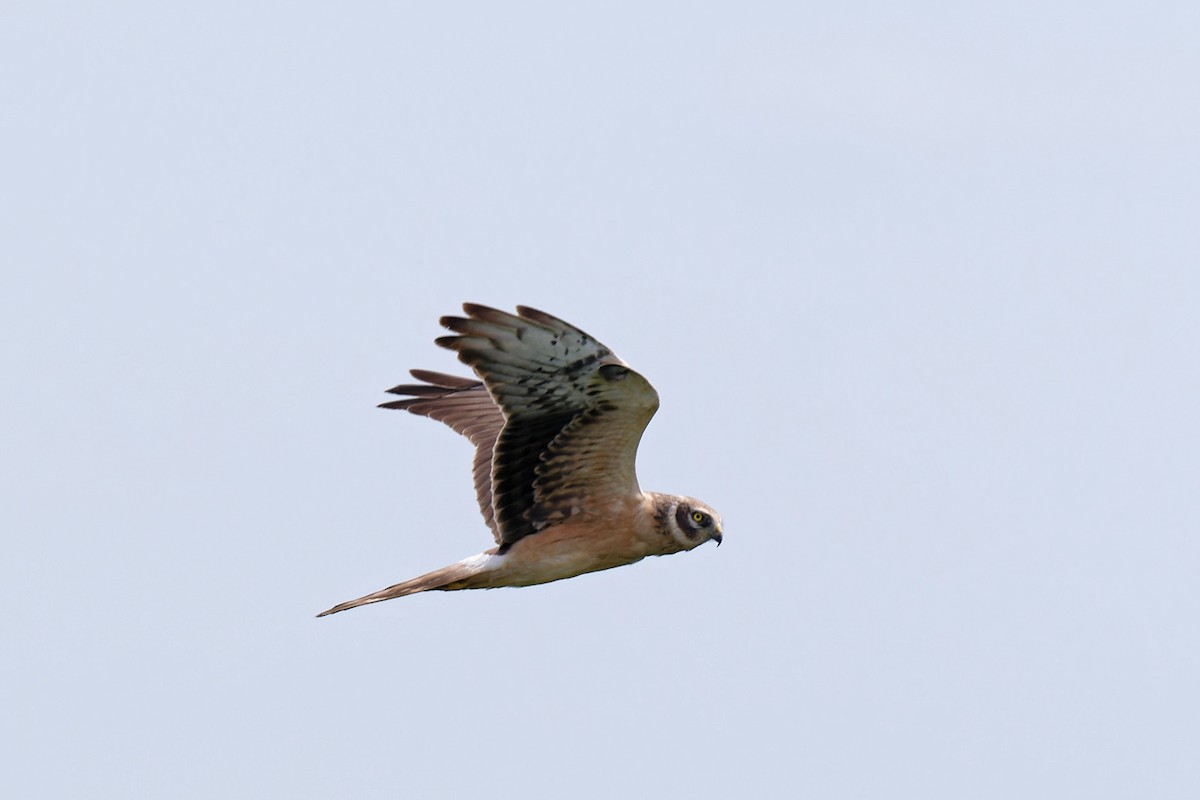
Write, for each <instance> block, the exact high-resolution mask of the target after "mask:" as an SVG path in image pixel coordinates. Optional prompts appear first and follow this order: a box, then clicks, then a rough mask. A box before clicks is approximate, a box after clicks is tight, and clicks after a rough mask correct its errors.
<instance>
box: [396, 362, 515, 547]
mask: <svg viewBox="0 0 1200 800" xmlns="http://www.w3.org/2000/svg"><path fill="white" fill-rule="evenodd" d="M409 372H410V374H411V375H412V376H413V377H414V378H416V379H417V380H419V381H424V383H406V384H401V385H400V386H393V387H392V388H391V389H388V393H389V394H398V395H406V397H405V399H403V400H392V401H391V402H388V403H380V405H379V407H380V408H398V409H403V410H405V411H411V412H412V413H414V414H419V415H420V416H423V417H429V418H430V419H436V420H438V421H439V422H444V423H446V424H447V425H449V426H450V427H451V428H453V429H454V430H455V431H457V432H458V433H461V434H462V435H463V436H466V437H467V439H469V440H470V442H471V444H473V445H475V466H474V475H475V497H476V499H478V500H479V510H480V512H482V514H483V519H484V521H485V522H487V525H488V527H489V528H491V529H492V535H493V536H494V537H495V538H496V544H501V543H502V542H501V541H500V529H499V528H498V527H497V526H496V516H495V514H494V513H493V512H492V449H493V448H494V447H495V444H496V437H497V436H499V435H500V429H501V428H503V427H504V413H503V412H502V411H501V410H500V406H498V405H496V401H494V400H493V399H492V396H491V395H490V394H488V391H487V389H485V388H484V386H483V384H482V383H480V382H479V381H475V380H471V379H470V378H460V377H458V376H456V375H445V374H443V373H441V372H430V371H429V370H424V369H414V370H410V371H409Z"/></svg>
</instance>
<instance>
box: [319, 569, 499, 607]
mask: <svg viewBox="0 0 1200 800" xmlns="http://www.w3.org/2000/svg"><path fill="white" fill-rule="evenodd" d="M493 558H497V556H494V555H492V553H480V554H479V555H477V556H471V557H470V558H464V559H463V560H462V561H456V562H455V563H453V564H451V565H450V566H447V567H442V568H441V569H435V570H434V571H433V572H427V573H425V574H424V575H421V576H420V577H417V578H413V579H411V580H407V581H404V582H403V583H397V584H396V585H395V586H389V587H388V588H386V589H380V590H379V591H378V592H373V593H372V594H368V595H365V596H363V597H360V598H358V599H357V600H347V601H346V602H344V603H338V604H337V605H336V606H334V607H333V608H331V609H329V610H328V611H322V612H321V613H320V614H317V616H318V617H325V616H328V615H330V614H336V613H338V612H339V611H345V610H347V609H350V608H357V607H359V606H365V605H368V604H370V603H378V602H380V601H382V600H391V599H392V598H393V597H404V596H405V595H409V594H416V593H417V592H428V591H432V590H435V589H437V590H442V591H447V590H452V589H475V588H482V587H483V586H484V585H486V582H485V581H472V580H471V579H472V578H474V577H475V576H477V575H480V574H482V573H484V572H489V571H491V570H490V564H489V562H490V561H491V560H492V559H493Z"/></svg>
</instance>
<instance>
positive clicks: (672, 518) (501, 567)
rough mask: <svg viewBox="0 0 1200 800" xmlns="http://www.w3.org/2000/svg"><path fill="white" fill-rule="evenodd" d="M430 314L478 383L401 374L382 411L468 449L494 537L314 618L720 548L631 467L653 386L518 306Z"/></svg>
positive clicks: (705, 514)
mask: <svg viewBox="0 0 1200 800" xmlns="http://www.w3.org/2000/svg"><path fill="white" fill-rule="evenodd" d="M463 311H464V313H465V316H463V317H442V319H441V324H442V325H443V326H444V327H446V328H447V329H448V330H450V331H452V332H453V333H454V334H455V335H453V336H443V337H441V338H439V339H437V340H436V341H437V344H439V345H440V346H442V347H445V348H447V349H450V350H453V351H455V352H457V353H458V358H459V360H460V361H462V362H463V363H465V364H467V365H469V366H470V367H471V368H472V369H473V370H474V371H475V374H476V375H477V376H478V377H479V380H471V379H469V378H461V377H456V376H453V375H445V374H442V373H439V372H430V371H428V370H419V369H414V370H412V371H411V374H412V376H413V377H414V378H416V379H417V380H418V381H420V383H415V384H402V385H400V386H396V387H395V388H393V389H389V390H388V392H389V393H391V394H396V395H400V396H401V397H403V398H404V399H402V400H393V401H391V402H388V403H383V404H381V406H380V407H381V408H395V409H403V410H405V411H410V412H412V413H413V414H418V415H420V416H423V417H429V418H431V419H435V420H438V421H440V422H444V423H446V424H447V425H449V426H450V427H451V428H453V429H454V430H455V431H457V432H459V433H461V434H462V435H463V436H466V437H467V438H468V439H469V440H470V441H471V443H472V444H474V445H475V492H476V495H477V497H478V500H479V510H480V511H481V512H483V518H484V520H485V521H486V522H487V525H488V527H489V528H491V531H492V535H493V537H494V538H495V540H496V546H495V547H493V548H491V549H490V550H487V551H485V552H483V553H480V554H478V555H474V556H471V557H470V558H465V559H463V560H462V561H459V562H456V563H454V564H451V565H449V566H446V567H442V568H441V569H438V570H434V571H433V572H430V573H427V574H425V575H421V576H419V577H416V578H413V579H411V580H407V581H404V582H403V583H398V584H396V585H395V586H389V587H388V588H386V589H382V590H380V591H378V592H375V593H373V594H368V595H366V596H364V597H360V598H358V599H357V600H350V601H348V602H345V603H340V604H339V605H336V606H334V607H333V608H331V609H329V610H328V611H324V612H322V613H320V614H318V615H317V616H322V617H323V616H325V615H327V614H335V613H337V612H338V611H345V610H346V609H349V608H355V607H356V606H361V605H366V604H368V603H377V602H379V601H381V600H390V599H392V598H393V597H403V596H405V595H410V594H415V593H416V592H426V591H430V590H439V591H451V590H456V589H492V588H496V587H500V586H532V585H535V584H539V583H549V582H550V581H557V580H562V579H563V578H572V577H574V576H576V575H581V574H583V573H585V572H595V571H597V570H602V569H610V568H612V567H620V566H623V565H625V564H632V563H634V562H635V561H640V560H642V559H643V558H645V557H646V556H662V555H668V554H670V553H678V552H680V551H683V550H691V549H692V548H694V547H697V546H699V545H701V544H703V543H704V542H707V541H709V540H710V539H711V540H712V541H715V542H716V543H717V544H718V545H719V544H720V543H721V518H720V516H718V515H717V512H715V511H713V510H712V509H711V508H709V507H708V506H707V505H705V504H704V503H701V502H700V501H699V500H695V499H693V498H691V497H683V496H678V495H670V494H659V493H657V492H643V491H642V490H641V489H640V488H639V487H638V482H637V476H636V474H635V473H634V458H635V456H636V453H637V446H638V442H639V441H640V440H641V438H642V431H643V430H644V429H645V428H646V424H647V423H648V422H649V421H650V418H651V417H652V416H654V412H655V411H656V410H657V409H658V393H657V392H655V391H654V387H652V386H651V385H650V383H649V382H648V381H647V380H646V379H645V378H643V377H642V376H641V375H639V374H638V373H637V372H634V371H633V370H632V369H630V368H629V367H628V366H627V365H626V364H625V362H624V361H622V360H621V359H619V358H617V356H616V355H614V354H613V352H612V351H611V350H609V349H608V348H607V347H605V346H604V345H602V344H600V342H598V341H596V340H595V339H594V338H592V337H591V336H589V335H588V334H586V333H584V332H583V331H581V330H579V329H578V328H576V327H575V326H573V325H570V324H569V323H566V322H564V321H562V320H561V319H557V318H556V317H552V316H550V315H549V314H546V313H544V312H541V311H538V310H536V309H533V308H528V307H526V306H517V313H516V314H515V315H514V314H509V313H507V312H505V311H499V310H497V309H494V308H488V307H487V306H481V305H476V304H474V303H465V304H464V305H463Z"/></svg>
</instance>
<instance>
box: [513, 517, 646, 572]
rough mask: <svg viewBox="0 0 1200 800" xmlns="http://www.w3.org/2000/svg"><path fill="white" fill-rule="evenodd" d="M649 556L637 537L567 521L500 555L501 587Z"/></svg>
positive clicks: (619, 563)
mask: <svg viewBox="0 0 1200 800" xmlns="http://www.w3.org/2000/svg"><path fill="white" fill-rule="evenodd" d="M647 555H649V552H648V551H647V549H646V547H645V546H644V545H643V543H642V542H641V541H640V538H639V537H637V536H635V535H632V534H627V535H623V534H620V533H615V534H609V533H601V532H597V530H596V529H595V528H593V527H592V526H589V525H585V524H572V523H571V522H567V523H564V524H562V525H558V526H555V527H554V528H550V529H548V530H545V531H541V532H539V533H535V534H531V535H529V536H526V537H524V538H523V539H520V540H519V541H517V542H516V543H514V544H513V546H512V547H510V548H509V549H508V552H506V553H505V554H504V556H503V559H504V562H503V565H502V566H501V568H500V570H499V572H500V573H501V574H500V575H497V578H499V579H500V580H501V582H500V583H499V584H498V585H502V586H532V585H534V584H538V583H549V582H550V581H558V580H562V579H564V578H573V577H575V576H576V575H582V574H584V573H585V572H597V571H599V570H602V569H612V568H613V567H620V566H624V565H625V564H632V563H634V562H635V561H641V560H642V559H643V558H645V557H646V556H647Z"/></svg>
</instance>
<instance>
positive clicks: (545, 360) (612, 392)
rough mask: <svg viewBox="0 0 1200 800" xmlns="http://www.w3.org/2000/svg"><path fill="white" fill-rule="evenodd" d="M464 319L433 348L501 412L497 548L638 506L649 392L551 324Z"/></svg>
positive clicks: (472, 312) (525, 312)
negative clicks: (588, 513) (614, 506)
mask: <svg viewBox="0 0 1200 800" xmlns="http://www.w3.org/2000/svg"><path fill="white" fill-rule="evenodd" d="M463 311H464V312H466V315H467V316H466V317H443V318H442V320H441V323H442V325H444V326H445V327H446V328H448V329H449V330H451V331H453V332H454V333H456V334H458V335H456V336H443V337H441V338H440V339H438V340H437V343H438V344H439V345H441V346H443V347H446V348H449V349H451V350H454V351H456V352H457V353H458V357H459V359H460V360H461V361H463V362H464V363H466V364H468V365H470V366H471V367H472V369H474V370H475V372H476V374H477V375H479V377H480V378H481V379H482V380H483V383H484V385H485V386H486V387H487V390H488V391H489V392H490V393H491V396H492V398H493V399H494V400H495V402H496V404H498V405H499V406H500V408H501V409H502V410H503V414H504V418H505V423H504V427H503V428H502V429H501V430H500V432H499V435H498V436H497V437H496V438H495V440H494V441H495V443H494V445H493V449H492V466H491V469H492V471H491V486H492V503H491V505H492V513H493V519H494V522H495V526H496V527H495V530H497V531H498V532H499V538H498V541H499V543H500V545H501V548H502V549H503V548H504V547H505V546H507V545H511V544H512V543H513V542H515V541H517V540H518V539H520V538H521V537H523V536H528V535H529V534H532V533H536V532H537V531H539V530H542V529H543V528H545V527H547V526H549V525H552V524H554V523H556V522H559V521H561V520H564V519H566V518H568V517H570V516H572V515H574V514H577V513H580V512H581V511H583V510H584V509H586V508H588V507H591V506H593V505H597V504H602V503H604V502H606V501H612V500H614V499H627V498H629V497H635V496H637V495H638V494H639V492H640V490H639V488H638V484H637V476H636V473H635V471H634V458H635V456H636V454H637V446H638V442H640V441H641V438H642V431H643V430H645V428H646V424H647V423H648V422H649V421H650V418H651V417H652V416H654V412H655V411H656V410H657V409H658V394H657V393H656V392H655V391H654V387H652V386H651V385H650V384H649V382H647V381H646V379H645V378H643V377H642V376H641V375H639V374H638V373H636V372H634V371H633V370H631V369H629V367H627V366H626V365H625V363H624V362H623V361H621V360H620V359H619V358H617V357H616V355H614V354H613V352H612V351H611V350H609V349H608V348H607V347H605V346H604V345H602V344H600V343H599V342H598V341H596V340H595V339H594V338H592V337H591V336H589V335H588V334H586V333H584V332H583V331H581V330H579V329H578V328H576V327H574V326H573V325H570V324H569V323H566V322H564V321H562V320H560V319H558V318H556V317H553V316H551V315H549V314H546V313H543V312H541V311H537V310H535V309H532V308H528V307H526V306H517V315H513V314H509V313H507V312H504V311H498V310H496V309H493V308H488V307H486V306H481V305H475V304H473V303H465V304H464V305H463ZM456 380H459V381H461V380H462V379H456ZM464 391H472V390H470V389H465V388H464ZM401 402H405V401H401ZM477 466H478V462H477Z"/></svg>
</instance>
